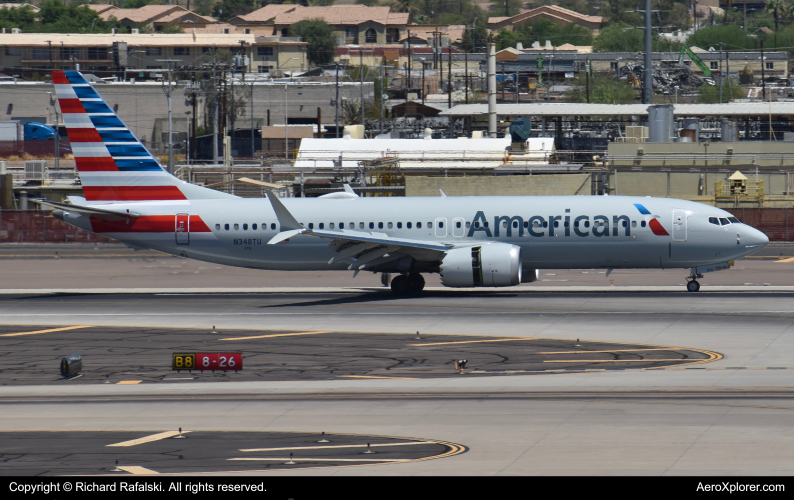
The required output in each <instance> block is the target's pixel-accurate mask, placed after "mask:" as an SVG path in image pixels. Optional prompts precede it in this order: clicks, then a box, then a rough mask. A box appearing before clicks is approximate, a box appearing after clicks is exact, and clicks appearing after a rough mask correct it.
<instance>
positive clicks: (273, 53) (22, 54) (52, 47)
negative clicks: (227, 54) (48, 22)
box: [0, 33, 308, 73]
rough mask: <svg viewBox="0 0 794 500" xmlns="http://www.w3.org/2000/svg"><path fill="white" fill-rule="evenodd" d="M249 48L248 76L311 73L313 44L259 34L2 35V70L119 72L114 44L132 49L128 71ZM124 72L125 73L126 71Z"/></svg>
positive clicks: (247, 51) (194, 61)
mask: <svg viewBox="0 0 794 500" xmlns="http://www.w3.org/2000/svg"><path fill="white" fill-rule="evenodd" d="M241 41H242V42H245V43H246V44H247V45H246V46H245V50H246V55H247V56H250V61H249V62H250V64H249V65H248V70H249V71H252V72H255V73H268V72H270V71H273V70H276V69H278V70H306V69H308V60H307V58H306V49H307V44H306V43H305V42H301V41H300V39H299V38H279V37H261V36H256V35H254V34H240V33H233V34H222V33H221V34H218V33H178V34H160V33H149V34H145V33H116V34H55V33H49V34H42V33H1V34H0V47H3V48H2V49H0V50H2V51H0V66H2V67H3V68H5V69H6V70H7V71H8V70H13V69H15V68H19V69H23V70H24V69H27V70H31V69H35V70H43V71H48V70H53V69H61V70H72V69H75V65H76V64H80V68H81V69H82V70H85V71H113V70H116V69H118V68H117V67H116V64H115V62H114V58H113V43H114V42H124V43H126V44H127V64H126V69H128V70H147V69H149V70H159V69H164V68H166V67H168V63H164V62H162V61H158V60H162V59H176V60H179V61H181V63H179V64H180V65H193V64H197V63H199V62H200V59H201V58H202V56H203V55H204V54H206V53H208V52H211V51H213V50H214V49H217V48H226V49H230V50H231V51H232V52H233V53H235V54H237V53H240V52H241V51H242V48H241V44H240V42H241ZM122 69H123V68H122Z"/></svg>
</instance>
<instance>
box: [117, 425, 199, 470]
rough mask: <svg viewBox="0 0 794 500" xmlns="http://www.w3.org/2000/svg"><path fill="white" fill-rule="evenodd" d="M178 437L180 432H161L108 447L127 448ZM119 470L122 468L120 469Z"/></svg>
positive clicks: (183, 432)
mask: <svg viewBox="0 0 794 500" xmlns="http://www.w3.org/2000/svg"><path fill="white" fill-rule="evenodd" d="M188 432H190V431H182V434H187V433H188ZM178 435H179V431H166V432H160V433H158V434H152V435H151V436H144V437H142V438H138V439H131V440H130V441H122V442H121V443H115V444H109V445H107V446H108V447H110V448H113V447H122V446H124V447H126V446H135V445H139V444H143V443H151V442H153V441H160V440H161V439H169V438H172V437H174V436H178ZM119 468H121V467H119Z"/></svg>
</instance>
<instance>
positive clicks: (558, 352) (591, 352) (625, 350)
mask: <svg viewBox="0 0 794 500" xmlns="http://www.w3.org/2000/svg"><path fill="white" fill-rule="evenodd" d="M675 350H676V348H675V347H667V348H665V347H659V348H656V349H614V350H612V351H554V352H536V353H535V354H593V353H604V352H642V351H675ZM687 350H688V349H687Z"/></svg>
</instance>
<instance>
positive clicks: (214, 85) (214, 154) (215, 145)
mask: <svg viewBox="0 0 794 500" xmlns="http://www.w3.org/2000/svg"><path fill="white" fill-rule="evenodd" d="M216 64H217V61H212V94H213V96H212V97H213V99H212V101H213V105H214V108H215V110H214V111H215V112H214V120H213V122H214V123H213V124H212V163H213V165H217V164H218V126H219V122H218V84H219V82H217V81H216V76H215V73H216V71H215V69H216Z"/></svg>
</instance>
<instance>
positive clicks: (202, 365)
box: [171, 352, 243, 371]
mask: <svg viewBox="0 0 794 500" xmlns="http://www.w3.org/2000/svg"><path fill="white" fill-rule="evenodd" d="M171 369H172V370H176V371H181V370H202V371H203V370H211V371H215V370H222V371H230V370H234V371H238V370H242V369H243V353H241V352H211V353H210V352H197V353H174V356H173V359H172V361H171Z"/></svg>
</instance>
